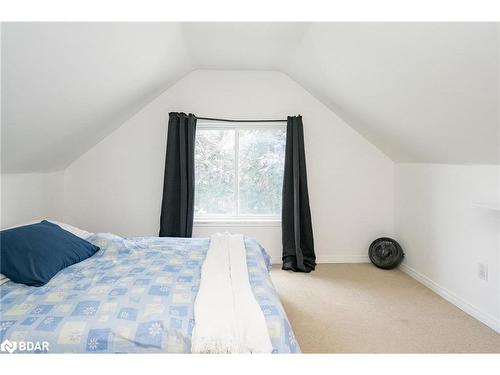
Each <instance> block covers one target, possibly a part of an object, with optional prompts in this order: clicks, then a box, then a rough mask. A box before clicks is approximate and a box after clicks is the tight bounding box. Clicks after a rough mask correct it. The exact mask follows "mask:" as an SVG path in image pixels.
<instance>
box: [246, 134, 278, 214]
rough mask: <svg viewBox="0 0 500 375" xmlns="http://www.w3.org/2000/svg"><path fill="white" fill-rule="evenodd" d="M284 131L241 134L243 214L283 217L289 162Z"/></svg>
mask: <svg viewBox="0 0 500 375" xmlns="http://www.w3.org/2000/svg"><path fill="white" fill-rule="evenodd" d="M285 138H286V132H285V130H283V129H276V128H273V129H252V130H246V129H241V130H239V150H240V152H239V205H240V206H239V213H240V214H241V215H280V214H281V190H282V186H283V168H284V160H285Z"/></svg>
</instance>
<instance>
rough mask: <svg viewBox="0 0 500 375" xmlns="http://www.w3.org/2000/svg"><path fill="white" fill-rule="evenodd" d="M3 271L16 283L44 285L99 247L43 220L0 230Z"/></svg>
mask: <svg viewBox="0 0 500 375" xmlns="http://www.w3.org/2000/svg"><path fill="white" fill-rule="evenodd" d="M0 248H1V252H0V263H1V264H0V266H1V272H2V273H3V274H4V275H5V276H7V277H8V278H9V279H11V280H12V281H14V282H16V283H22V284H26V285H32V286H42V285H45V284H46V283H47V282H48V281H49V280H50V279H51V278H52V277H53V276H54V275H55V274H57V273H58V272H59V271H60V270H62V269H64V268H66V267H68V266H71V265H72V264H74V263H78V262H81V261H82V260H85V259H87V258H88V257H90V256H92V255H93V254H94V253H95V252H96V251H97V250H99V248H98V247H97V246H95V245H93V244H91V243H90V242H88V241H85V240H84V239H82V238H80V237H78V236H75V235H74V234H72V233H70V232H68V231H66V230H64V229H62V228H61V227H59V226H58V225H56V224H53V223H49V222H48V221H46V220H43V221H42V222H40V223H37V224H31V225H26V226H22V227H17V228H13V229H8V230H3V231H1V232H0Z"/></svg>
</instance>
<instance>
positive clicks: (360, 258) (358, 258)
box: [271, 255, 370, 264]
mask: <svg viewBox="0 0 500 375" xmlns="http://www.w3.org/2000/svg"><path fill="white" fill-rule="evenodd" d="M369 262H370V259H369V258H368V256H367V255H334V256H320V257H317V258H316V263H369ZM271 263H272V264H280V263H281V256H278V257H276V256H273V257H271Z"/></svg>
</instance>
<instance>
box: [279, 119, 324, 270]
mask: <svg viewBox="0 0 500 375" xmlns="http://www.w3.org/2000/svg"><path fill="white" fill-rule="evenodd" d="M302 128H303V126H302V117H301V116H295V117H290V116H289V117H288V118H287V125H286V150H285V172H284V177H283V208H282V214H281V216H282V217H281V225H282V236H283V267H282V268H283V269H284V270H291V271H296V272H311V271H312V270H314V268H315V267H316V255H315V254H314V239H313V231H312V223H311V210H310V208H309V193H308V190H307V173H306V156H305V152H304V133H303V129H302Z"/></svg>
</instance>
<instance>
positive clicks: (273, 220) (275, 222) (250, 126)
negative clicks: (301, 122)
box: [194, 120, 286, 226]
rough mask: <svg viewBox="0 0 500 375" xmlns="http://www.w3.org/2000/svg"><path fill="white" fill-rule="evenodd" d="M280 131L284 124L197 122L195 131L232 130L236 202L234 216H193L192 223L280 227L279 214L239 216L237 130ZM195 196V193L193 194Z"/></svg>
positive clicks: (284, 126) (284, 128)
mask: <svg viewBox="0 0 500 375" xmlns="http://www.w3.org/2000/svg"><path fill="white" fill-rule="evenodd" d="M261 128H266V129H280V130H284V131H286V123H285V122H283V123H279V122H251V123H250V122H219V121H208V120H198V122H197V124H196V129H203V130H218V129H228V130H234V131H235V134H234V152H235V160H234V165H235V174H234V177H235V192H234V199H235V202H236V215H213V214H211V215H198V214H196V213H195V215H194V223H195V224H196V225H203V226H213V225H214V224H215V225H216V226H217V225H219V224H224V225H231V226H238V225H241V224H247V225H250V226H264V225H265V226H279V225H281V214H278V215H240V214H239V190H240V187H239V184H240V179H239V168H238V166H239V154H240V150H239V130H254V129H261ZM195 194H196V192H195Z"/></svg>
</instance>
